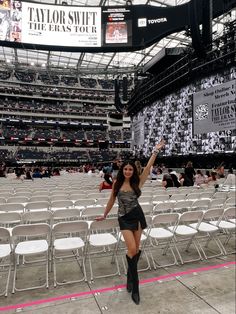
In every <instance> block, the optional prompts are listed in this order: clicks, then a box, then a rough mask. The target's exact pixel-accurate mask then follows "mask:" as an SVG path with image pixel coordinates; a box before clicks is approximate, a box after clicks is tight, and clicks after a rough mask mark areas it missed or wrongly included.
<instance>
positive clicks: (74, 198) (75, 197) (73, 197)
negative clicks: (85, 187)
mask: <svg viewBox="0 0 236 314" xmlns="http://www.w3.org/2000/svg"><path fill="white" fill-rule="evenodd" d="M86 197H87V193H83V194H82V193H76V194H70V195H69V196H68V199H69V200H71V201H73V202H75V201H77V200H80V199H85V198H86Z"/></svg>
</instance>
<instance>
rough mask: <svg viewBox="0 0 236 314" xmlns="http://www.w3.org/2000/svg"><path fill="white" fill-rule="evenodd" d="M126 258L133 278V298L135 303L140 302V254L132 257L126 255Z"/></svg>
mask: <svg viewBox="0 0 236 314" xmlns="http://www.w3.org/2000/svg"><path fill="white" fill-rule="evenodd" d="M126 259H127V262H128V267H129V271H130V274H131V278H132V295H131V297H132V300H133V301H134V303H135V304H139V302H140V297H139V279H138V271H137V260H138V254H136V255H135V256H133V257H132V258H130V257H129V256H128V255H126Z"/></svg>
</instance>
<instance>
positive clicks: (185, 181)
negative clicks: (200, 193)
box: [179, 172, 192, 186]
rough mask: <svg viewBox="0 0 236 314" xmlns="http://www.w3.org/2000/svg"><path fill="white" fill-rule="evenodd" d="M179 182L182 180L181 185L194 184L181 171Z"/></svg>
mask: <svg viewBox="0 0 236 314" xmlns="http://www.w3.org/2000/svg"><path fill="white" fill-rule="evenodd" d="M179 182H180V184H181V186H192V181H191V180H190V179H189V177H188V176H186V174H185V173H183V172H181V173H180V175H179Z"/></svg>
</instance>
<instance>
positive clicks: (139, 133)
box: [132, 117, 144, 146]
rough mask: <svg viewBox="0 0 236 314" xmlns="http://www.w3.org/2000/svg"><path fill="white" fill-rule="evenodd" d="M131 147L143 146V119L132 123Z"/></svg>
mask: <svg viewBox="0 0 236 314" xmlns="http://www.w3.org/2000/svg"><path fill="white" fill-rule="evenodd" d="M132 132H133V145H135V146H141V145H143V144H144V117H140V118H139V119H138V120H136V121H133V123H132Z"/></svg>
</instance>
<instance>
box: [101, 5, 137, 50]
mask: <svg viewBox="0 0 236 314" xmlns="http://www.w3.org/2000/svg"><path fill="white" fill-rule="evenodd" d="M102 25H103V27H102V28H103V46H106V45H108V46H113V45H114V46H117V45H122V46H126V45H129V46H131V45H132V19H131V10H130V9H129V8H104V9H103V11H102Z"/></svg>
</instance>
